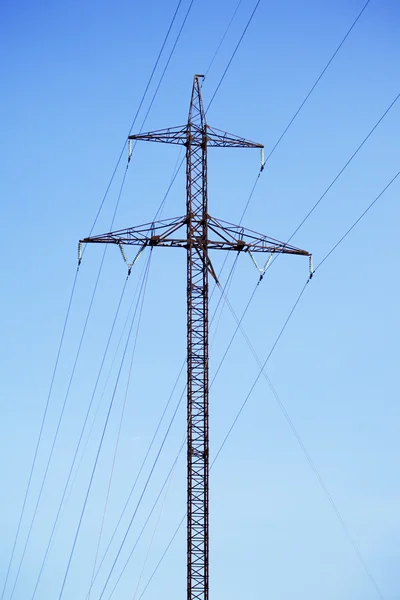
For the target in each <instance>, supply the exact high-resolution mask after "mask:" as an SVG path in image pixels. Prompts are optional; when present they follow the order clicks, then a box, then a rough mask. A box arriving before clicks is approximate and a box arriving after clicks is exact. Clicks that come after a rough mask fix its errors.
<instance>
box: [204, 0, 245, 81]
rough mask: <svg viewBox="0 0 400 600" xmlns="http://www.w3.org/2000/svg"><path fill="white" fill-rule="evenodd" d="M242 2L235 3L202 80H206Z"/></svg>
mask: <svg viewBox="0 0 400 600" xmlns="http://www.w3.org/2000/svg"><path fill="white" fill-rule="evenodd" d="M242 2H243V0H239V2H238V3H237V5H236V8H235V10H234V11H233V14H232V17H231V19H230V21H229V23H228V26H227V28H226V29H225V31H224V34H223V36H222V38H221V40H220V42H219V44H218V46H217V49H216V51H215V52H214V55H213V57H212V59H211V61H210V64H209V65H208V67H207V69H206V72H205V73H204V78H206V77H207V75H208V73H209V71H210V69H211V67H212V66H213V64H214V61H215V59H216V57H217V54H218V52H219V51H220V49H221V46H222V44H223V43H224V40H225V38H226V36H227V33H228V31H229V29H230V28H231V25H232V23H233V20H234V18H235V17H236V13H237V11H238V10H239V7H240V5H241V4H242Z"/></svg>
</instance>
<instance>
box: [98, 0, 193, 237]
mask: <svg viewBox="0 0 400 600" xmlns="http://www.w3.org/2000/svg"><path fill="white" fill-rule="evenodd" d="M181 4H182V0H179V1H178V4H177V6H176V8H175V11H174V14H173V17H172V20H171V22H170V25H169V27H168V30H167V33H166V35H165V37H164V40H163V42H162V44H161V48H160V50H159V53H158V56H157V59H156V62H155V63H154V67H153V69H152V71H151V74H150V77H149V80H148V82H147V85H146V88H145V90H144V92H143V95H142V98H141V100H140V102H139V106H138V108H137V111H136V114H135V116H134V119H133V121H132V123H131V126H130V128H129V133H128V135H130V134H131V133H132V130H133V128H134V126H135V123H136V119H137V118H138V115H139V112H140V109H141V108H142V105H143V102H144V99H145V97H146V95H147V92H148V89H149V87H150V84H151V82H152V80H153V76H154V73H155V71H156V69H157V66H158V63H159V62H160V59H161V55H162V53H163V50H164V48H165V44H166V43H167V40H168V37H169V34H170V32H171V29H172V26H173V24H174V22H175V19H176V16H177V14H178V11H179V8H180V6H181ZM125 146H126V140H125V141H124V144H123V146H122V149H121V152H120V154H119V157H118V159H117V163H116V165H115V167H114V170H113V172H112V175H111V179H110V181H109V183H108V185H107V188H106V191H105V193H104V196H103V199H102V201H101V203H100V207H99V209H98V211H97V214H96V216H95V219H94V221H93V225H92V227H91V229H90V233H89V235H91V234H92V232H93V229H94V228H95V226H96V223H97V220H98V218H99V216H100V213H101V210H102V208H103V205H104V202H105V200H106V198H107V195H108V192H109V190H110V187H111V184H112V182H113V180H114V177H115V174H116V172H117V169H118V167H119V164H120V162H121V158H122V156H123V154H124V151H125Z"/></svg>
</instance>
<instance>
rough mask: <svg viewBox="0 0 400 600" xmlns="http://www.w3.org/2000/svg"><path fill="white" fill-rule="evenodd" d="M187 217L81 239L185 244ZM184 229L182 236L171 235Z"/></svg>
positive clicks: (131, 243) (129, 242)
mask: <svg viewBox="0 0 400 600" xmlns="http://www.w3.org/2000/svg"><path fill="white" fill-rule="evenodd" d="M186 222H187V218H186V217H176V218H174V219H164V220H162V221H153V222H152V223H145V224H144V225H138V226H136V227H129V228H127V229H120V230H118V231H110V232H109V233H103V234H101V235H94V236H91V237H87V238H84V239H82V240H80V243H81V244H124V245H127V246H143V245H146V246H181V245H182V246H184V245H185V244H186V231H185V229H184V226H185V225H186ZM180 229H182V236H181V237H179V235H178V236H176V237H171V236H173V235H174V234H177V233H178V231H179V230H180Z"/></svg>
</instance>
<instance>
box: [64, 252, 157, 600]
mask: <svg viewBox="0 0 400 600" xmlns="http://www.w3.org/2000/svg"><path fill="white" fill-rule="evenodd" d="M150 260H151V253H150V254H149V258H148V261H147V269H146V272H145V276H144V279H143V282H142V288H141V289H142V290H143V288H144V287H145V286H146V284H147V279H148V274H149V268H150ZM133 323H134V319H132V323H131V327H130V329H129V333H128V337H127V340H126V344H125V348H124V352H123V355H122V359H121V364H120V367H119V370H118V375H117V379H116V382H115V386H114V391H113V394H112V397H111V400H110V404H109V408H108V411H107V416H106V419H105V422H104V426H103V431H102V434H101V438H100V442H99V444H98V449H97V453H96V458H95V462H94V465H93V469H92V473H91V476H90V480H89V485H88V487H87V490H86V495H85V499H84V503H83V507H82V510H81V513H80V517H79V522H78V526H77V529H76V532H75V536H74V541H73V544H72V548H71V551H70V554H69V558H68V563H67V568H66V570H65V574H64V579H63V582H62V586H61V590H60V594H59V600H61V598H62V596H63V592H64V588H65V583H66V581H67V577H68V573H69V569H70V566H71V561H72V557H73V554H74V550H75V546H76V542H77V540H78V536H79V532H80V528H81V525H82V520H83V516H84V514H85V509H86V505H87V501H88V498H89V494H90V490H91V487H92V483H93V478H94V474H95V471H96V468H97V464H98V460H99V456H100V451H101V448H102V445H103V441H104V436H105V433H106V430H107V426H108V421H109V418H110V414H111V410H112V407H113V404H114V399H115V394H116V391H117V387H118V383H119V379H120V376H121V372H122V366H123V363H124V360H125V356H126V352H127V349H128V344H129V340H130V336H131V333H132V329H133Z"/></svg>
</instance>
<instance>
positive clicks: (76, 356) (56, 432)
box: [10, 170, 127, 600]
mask: <svg viewBox="0 0 400 600" xmlns="http://www.w3.org/2000/svg"><path fill="white" fill-rule="evenodd" d="M126 173H127V171H126V170H125V172H124V176H123V179H122V183H121V187H120V191H119V194H118V198H117V203H116V206H115V209H114V214H113V217H112V220H111V224H110V229H112V226H113V223H114V219H115V216H116V213H117V210H118V206H119V202H120V199H121V193H122V189H123V186H124V182H125V178H126ZM106 252H107V246H105V247H104V251H103V255H102V258H101V262H100V267H99V270H98V273H97V277H96V281H95V284H94V288H93V292H92V295H91V298H90V303H89V308H88V311H87V313H86V318H85V322H84V326H83V330H82V333H81V337H80V340H79V343H78V348H77V351H76V354H75V359H74V363H73V366H72V371H71V374H70V377H69V381H68V385H67V391H66V393H65V396H64V401H63V404H62V407H61V412H60V415H59V419H58V422H57V426H56V431H55V433H54V436H53V440H52V444H51V448H50V454H49V457H48V459H47V463H46V467H45V471H44V474H43V477H42V481H41V484H40V488H39V494H38V497H37V500H36V504H35V508H34V512H33V515H32V518H31V521H30V524H29V528H28V534H27V537H26V540H25V544H24V548H23V551H22V555H21V558H20V561H19V565H18V569H17V574H16V576H15V580H14V585H13V588H12V591H11V596H10V600H12V598H13V595H14V592H15V588H16V585H17V582H18V579H19V575H20V572H21V568H22V564H23V561H24V558H25V554H26V550H27V547H28V544H29V540H30V537H31V533H32V529H33V526H34V523H35V520H36V515H37V512H38V509H39V505H40V501H41V498H42V494H43V490H44V486H45V483H46V480H47V475H48V472H49V468H50V464H51V461H52V458H53V454H54V449H55V446H56V443H57V439H58V434H59V431H60V428H61V424H62V421H63V417H64V413H65V408H66V406H67V402H68V398H69V393H70V390H71V386H72V382H73V379H74V375H75V371H76V367H77V364H78V360H79V357H80V353H81V349H82V345H83V341H84V338H85V334H86V329H87V325H88V323H89V318H90V315H91V312H92V307H93V303H94V299H95V296H96V292H97V288H98V284H99V280H100V275H101V272H102V269H103V264H104V259H105V256H106ZM79 264H80V263H78V268H77V272H78V271H79ZM75 282H76V277H75V281H74V288H75ZM71 301H72V295H71ZM71 301H70V302H71ZM68 310H69V309H68ZM64 327H66V323H65V326H64ZM64 331H65V330H64ZM63 336H64V332H63ZM57 361H58V357H57ZM54 375H55V372H54ZM51 385H53V380H52V384H51ZM49 398H50V396H49ZM49 398H48V402H49ZM46 411H47V405H46ZM43 423H44V421H43Z"/></svg>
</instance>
